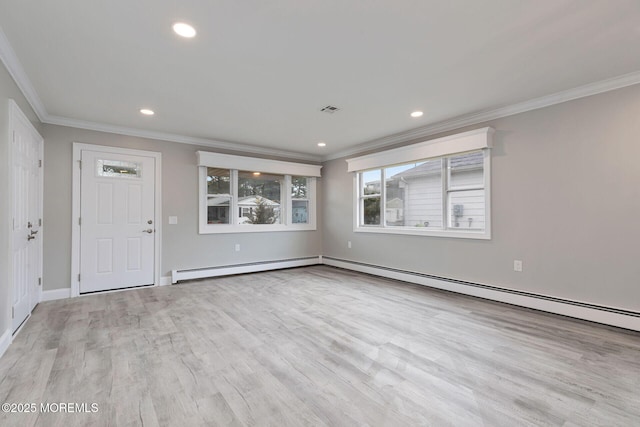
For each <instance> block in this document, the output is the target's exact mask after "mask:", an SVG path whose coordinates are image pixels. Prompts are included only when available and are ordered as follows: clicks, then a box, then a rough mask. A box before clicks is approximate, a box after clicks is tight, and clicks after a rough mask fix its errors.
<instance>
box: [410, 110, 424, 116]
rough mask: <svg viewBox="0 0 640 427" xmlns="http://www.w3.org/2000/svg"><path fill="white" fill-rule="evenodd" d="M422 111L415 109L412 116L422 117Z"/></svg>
mask: <svg viewBox="0 0 640 427" xmlns="http://www.w3.org/2000/svg"><path fill="white" fill-rule="evenodd" d="M422 114H423V113H422V111H414V112H413V113H411V117H422Z"/></svg>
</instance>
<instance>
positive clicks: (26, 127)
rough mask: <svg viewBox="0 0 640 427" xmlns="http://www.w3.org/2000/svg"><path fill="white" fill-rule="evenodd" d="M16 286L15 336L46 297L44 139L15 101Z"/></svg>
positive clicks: (12, 152)
mask: <svg viewBox="0 0 640 427" xmlns="http://www.w3.org/2000/svg"><path fill="white" fill-rule="evenodd" d="M9 115H10V117H9V131H10V141H11V144H10V156H9V158H10V159H11V169H10V170H11V173H10V177H11V178H10V187H11V199H10V204H11V213H12V223H11V237H10V239H9V240H10V242H9V244H10V252H9V253H10V254H11V260H10V261H9V276H10V280H11V283H12V306H11V313H12V332H13V333H15V332H16V331H17V330H18V329H19V328H20V326H21V325H22V324H23V323H24V322H25V320H26V319H27V318H28V317H29V315H30V314H31V311H33V309H34V308H35V306H36V305H37V304H38V302H40V297H41V293H42V289H41V286H42V234H43V228H42V224H43V216H42V200H43V191H42V182H43V181H42V179H43V175H42V157H43V156H42V154H43V139H42V136H40V134H39V133H38V131H37V130H36V129H35V128H34V127H33V125H32V124H31V122H30V121H29V119H28V118H27V117H26V116H25V115H24V113H23V112H22V111H21V110H20V108H19V107H18V105H17V104H16V103H15V102H14V101H13V100H11V101H10V104H9Z"/></svg>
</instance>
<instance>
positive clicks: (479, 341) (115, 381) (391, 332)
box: [0, 266, 640, 427]
mask: <svg viewBox="0 0 640 427" xmlns="http://www.w3.org/2000/svg"><path fill="white" fill-rule="evenodd" d="M2 402H13V403H36V404H37V405H40V403H42V402H48V403H52V402H53V403H59V402H72V403H87V404H89V405H90V404H91V403H94V402H95V403H97V404H98V412H97V413H73V414H61V413H46V414H43V413H36V414H4V413H3V414H0V425H2V426H21V427H22V426H29V425H39V426H47V427H48V426H65V427H66V426H75V425H87V426H102V425H104V426H107V425H109V426H142V425H144V426H157V425H160V426H199V425H203V426H205V425H206V426H211V425H235V426H242V425H246V426H257V425H260V426H262V425H265V426H267V425H269V426H296V427H297V426H323V425H331V426H356V425H370V426H394V427H395V426H412V425H430V426H446V425H455V426H510V427H511V426H526V425H535V426H545V425H551V426H590V425H602V426H605V425H606V426H633V425H636V426H637V425H640V333H634V332H630V331H625V330H621V329H615V328H610V327H605V326H600V325H596V324H592V323H588V322H582V321H578V320H572V319H568V318H563V317H560V316H555V315H550V314H545V313H540V312H535V311H532V310H527V309H521V308H516V307H512V306H508V305H504V304H499V303H493V302H489V301H484V300H480V299H474V298H471V297H465V296H461V295H456V294H452V293H447V292H442V291H437V290H432V289H428V288H424V287H420V286H415V285H410V284H406V283H401V282H395V281H392V280H386V279H381V278H375V277H372V276H367V275H361V274H357V273H351V272H347V271H343V270H338V269H333V268H331V267H324V266H317V267H309V268H302V269H291V270H283V271H276V272H269V273H261V274H253V275H243V276H233V277H226V278H220V279H214V280H206V281H199V282H196V283H190V284H182V285H177V286H167V287H162V288H147V289H139V290H132V291H126V292H119V293H111V294H103V295H92V296H86V297H81V298H75V299H69V300H62V301H52V302H47V303H42V304H40V305H39V306H38V307H37V308H36V310H35V311H34V313H33V316H32V318H31V319H30V320H29V321H28V323H27V324H26V326H25V327H24V329H23V330H22V331H21V332H20V334H19V335H18V336H17V338H16V339H15V341H14V342H13V344H12V345H11V347H10V348H9V350H8V351H7V353H6V354H5V355H4V356H3V357H2V359H0V403H2Z"/></svg>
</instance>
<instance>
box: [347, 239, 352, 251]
mask: <svg viewBox="0 0 640 427" xmlns="http://www.w3.org/2000/svg"><path fill="white" fill-rule="evenodd" d="M347 247H348V248H349V249H351V240H349V241H347Z"/></svg>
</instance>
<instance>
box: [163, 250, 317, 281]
mask: <svg viewBox="0 0 640 427" xmlns="http://www.w3.org/2000/svg"><path fill="white" fill-rule="evenodd" d="M316 264H322V256H312V257H305V258H290V259H283V260H276V261H263V262H251V263H246V264H232V265H224V266H220V267H206V268H193V269H189V270H172V271H171V283H178V282H179V281H182V280H192V279H205V278H207V277H219V276H230V275H232V274H243V273H256V272H259V271H269V270H280V269H282V268H292V267H304V266H307V265H316Z"/></svg>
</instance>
